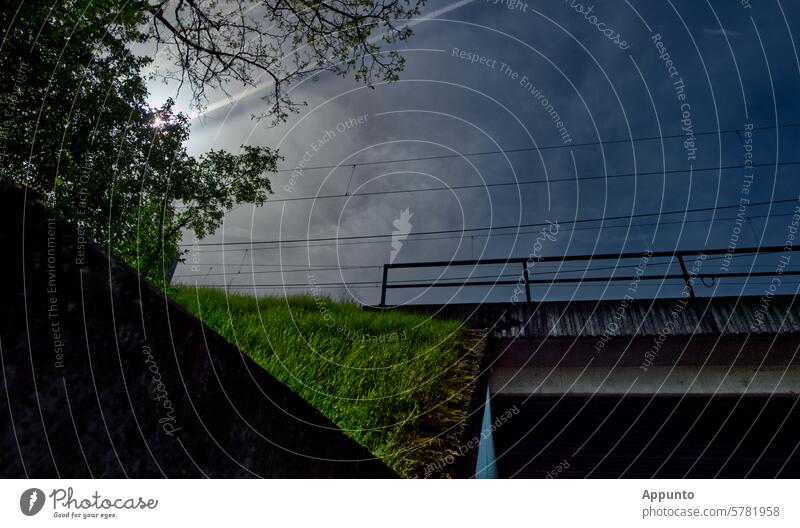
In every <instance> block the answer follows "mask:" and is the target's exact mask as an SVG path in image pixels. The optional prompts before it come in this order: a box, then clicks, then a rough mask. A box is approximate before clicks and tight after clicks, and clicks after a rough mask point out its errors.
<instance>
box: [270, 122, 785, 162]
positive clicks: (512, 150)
mask: <svg viewBox="0 0 800 528" xmlns="http://www.w3.org/2000/svg"><path fill="white" fill-rule="evenodd" d="M794 127H800V123H785V124H782V125H763V126H757V127H753V130H775V129H781V128H794ZM743 131H744V129H743V128H729V129H726V130H707V131H703V132H695V134H694V135H695V136H711V135H719V136H721V135H723V134H735V133H737V132H743ZM684 137H686V134H683V133H681V134H670V135H666V136H665V135H661V136H643V137H637V138H625V139H622V138H620V139H610V140H606V141H587V142H584V143H571V144H569V145H564V144H563V143H559V144H554V145H543V146H539V147H537V146H533V147H516V148H510V149H500V150H483V151H478V152H467V153H463V154H461V153H459V154H438V155H432V156H418V157H414V158H395V159H388V160H374V161H362V162H359V163H337V164H335V165H315V166H313V167H303V168H302V169H301V170H304V171H307V170H323V169H337V168H345V167H353V166H356V167H365V166H368V165H388V164H391V163H405V162H408V161H430V160H438V159H448V158H472V157H476V156H490V155H494V154H513V153H516V152H532V151H539V150H557V149H564V148H576V147H592V146H600V145H614V144H619V143H634V142H637V141H658V140H663V139H678V138H684ZM295 170H297V168H288V167H287V168H283V169H277V170H275V171H274V172H276V173H277V172H293V171H295Z"/></svg>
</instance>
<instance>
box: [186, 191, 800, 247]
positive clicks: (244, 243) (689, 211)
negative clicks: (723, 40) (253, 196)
mask: <svg viewBox="0 0 800 528" xmlns="http://www.w3.org/2000/svg"><path fill="white" fill-rule="evenodd" d="M797 202H798V199H797V198H787V199H784V200H769V201H765V202H750V203H749V204H748V205H747V207H748V208H749V207H759V206H764V205H778V204H783V203H797ZM738 207H741V205H740V204H739V203H736V204H730V205H720V206H713V207H698V208H692V209H677V210H671V211H657V212H653V213H637V214H630V215H617V216H605V217H597V218H580V219H577V220H564V221H558V222H534V223H529V224H517V225H503V226H491V227H473V228H462V229H441V230H435V231H420V232H416V233H409V234H408V236H409V237H411V236H423V235H440V234H450V233H472V232H478V231H493V230H500V229H522V228H526V227H546V226H548V225H549V224H551V223H552V224H555V223H558V224H559V225H561V224H566V225H576V224H583V223H589V222H606V221H613V220H628V219H633V218H647V217H651V216H665V215H674V214H693V213H701V212H708V211H719V210H722V209H735V208H738ZM392 236H393V235H392V234H391V233H386V234H374V235H345V236H333V237H318V238H295V239H286V240H251V241H242V242H201V243H184V244H180V245H181V246H191V247H198V246H224V247H227V246H252V245H253V244H290V243H297V242H301V243H306V242H327V241H336V242H339V241H342V240H363V239H383V238H390V237H392Z"/></svg>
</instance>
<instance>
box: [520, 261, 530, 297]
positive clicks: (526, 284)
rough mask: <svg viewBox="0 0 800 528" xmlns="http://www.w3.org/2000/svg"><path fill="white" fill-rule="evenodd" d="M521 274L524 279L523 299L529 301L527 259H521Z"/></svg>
mask: <svg viewBox="0 0 800 528" xmlns="http://www.w3.org/2000/svg"><path fill="white" fill-rule="evenodd" d="M522 276H523V278H524V279H525V300H526V301H528V303H530V302H531V283H530V281H529V280H528V261H527V260H523V261H522Z"/></svg>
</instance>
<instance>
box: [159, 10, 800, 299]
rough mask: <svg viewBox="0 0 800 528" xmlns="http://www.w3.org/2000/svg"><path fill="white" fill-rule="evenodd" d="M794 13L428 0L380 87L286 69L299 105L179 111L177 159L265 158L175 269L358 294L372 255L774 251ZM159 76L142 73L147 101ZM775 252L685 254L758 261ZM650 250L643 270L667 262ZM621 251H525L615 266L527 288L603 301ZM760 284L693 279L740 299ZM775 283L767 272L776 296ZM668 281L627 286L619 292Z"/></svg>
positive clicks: (788, 121)
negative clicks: (181, 145) (254, 149)
mask: <svg viewBox="0 0 800 528" xmlns="http://www.w3.org/2000/svg"><path fill="white" fill-rule="evenodd" d="M798 26H800V5H797V3H794V2H785V1H784V2H779V1H777V0H772V1H769V0H763V1H756V0H751V1H750V2H747V1H743V2H734V1H721V0H720V1H699V0H691V1H677V0H672V1H669V0H664V1H662V0H648V1H644V0H639V1H633V0H631V1H596V2H591V3H590V2H583V3H579V2H577V1H574V0H567V1H556V0H547V1H535V0H529V1H527V2H519V1H513V0H510V1H503V2H500V1H497V2H495V0H490V1H480V0H474V1H471V2H470V1H466V0H464V1H461V2H455V3H454V2H448V1H434V2H429V3H428V4H427V5H426V7H425V8H424V10H423V13H422V16H421V17H420V18H419V19H418V20H415V21H414V22H413V30H414V36H413V37H412V38H411V39H410V40H408V41H407V42H405V43H401V44H400V45H398V46H397V48H396V49H398V50H399V51H400V52H401V53H402V54H403V56H404V57H405V59H406V67H405V70H404V71H403V73H402V74H401V78H400V80H399V81H398V82H395V83H390V84H379V85H376V86H374V88H368V87H365V86H363V85H359V84H357V83H356V82H355V81H353V80H352V79H349V78H342V77H336V76H333V75H327V74H323V75H320V76H319V77H318V78H316V79H315V80H306V81H304V82H302V83H300V84H298V85H296V86H292V88H291V89H292V94H293V96H294V97H295V98H296V99H298V100H301V101H306V102H307V106H305V107H303V108H302V109H301V111H300V113H298V114H297V115H293V116H291V117H290V119H289V121H288V122H287V123H286V124H284V125H280V126H278V127H270V126H269V123H267V122H258V121H254V120H253V119H252V118H251V116H252V114H254V113H258V112H259V111H261V110H262V108H263V105H264V102H263V101H262V100H261V99H260V97H259V93H257V92H255V93H253V91H252V90H250V91H249V93H247V94H244V95H242V96H240V97H237V98H235V100H234V101H228V100H227V99H224V98H220V99H215V100H212V101H210V104H209V111H208V112H207V113H205V114H204V115H202V116H199V117H197V118H196V119H195V120H194V121H193V124H192V135H191V140H190V144H189V147H190V151H191V152H192V153H193V154H197V155H199V154H202V153H203V152H204V151H206V150H208V149H209V148H216V149H220V148H225V149H229V150H233V151H235V150H236V149H238V148H239V146H240V145H242V144H247V145H265V146H270V147H274V148H277V149H279V150H280V152H281V154H282V155H283V156H284V161H283V162H282V164H281V169H282V171H281V172H279V173H277V174H275V175H274V176H273V177H272V187H273V191H274V194H273V195H272V196H271V197H270V199H269V200H268V201H267V203H266V204H265V205H264V206H262V207H254V206H253V205H252V204H240V205H239V206H237V207H236V208H235V209H234V210H233V211H231V212H229V213H228V214H227V215H226V217H225V222H224V225H223V227H222V228H221V229H219V230H218V231H217V232H216V233H215V234H214V235H213V236H210V237H208V238H206V239H204V240H202V241H195V240H193V238H192V235H191V234H187V235H186V236H184V243H185V244H186V246H184V247H185V248H186V249H188V250H189V253H188V254H187V255H186V262H185V263H184V264H181V265H179V267H178V269H177V271H176V276H175V279H174V282H182V283H191V284H194V283H198V284H208V285H218V286H222V285H227V286H228V287H229V288H230V289H231V290H232V291H241V292H244V293H257V294H259V295H284V294H296V293H313V292H320V291H321V292H322V294H323V295H329V296H332V297H334V298H338V299H342V300H353V301H355V302H359V303H364V304H375V303H377V302H378V299H379V292H380V288H379V285H380V281H381V277H382V266H383V265H384V264H387V263H389V262H390V261H392V262H394V263H402V262H426V261H427V262H430V261H451V260H471V259H488V258H508V257H518V258H528V257H530V256H532V255H534V256H554V255H584V254H603V253H618V252H621V251H627V252H639V253H641V252H644V251H648V250H653V251H672V250H675V249H683V250H698V251H699V250H708V249H714V248H723V249H724V248H728V247H732V246H736V247H752V246H764V245H777V246H783V245H784V244H785V243H786V241H787V238H790V235H791V234H792V233H793V227H796V223H795V226H793V225H792V213H793V212H794V210H795V207H796V206H797V200H798V193H800V179H798V178H797V177H796V176H795V175H796V173H797V169H798V165H793V164H792V162H796V161H800V153H798V152H797V150H798V149H797V147H796V145H797V144H798V141H797V140H798V138H800V127H794V126H787V125H793V124H797V123H800V108H798V104H797V97H796V94H798V93H800V90H799V88H800V60H798V50H797V47H796V45H795V37H794V35H795V34H796V33H797V31H798ZM173 89H174V87H173V86H171V85H163V84H154V85H153V86H152V87H151V91H152V96H151V98H152V101H153V102H154V103H158V102H160V101H163V99H165V98H166V97H167V96H170V95H174V94H173V93H172V90H173ZM178 100H179V102H180V101H185V98H181V97H179V98H178ZM186 110H187V111H188V110H189V109H188V108H186ZM419 158H423V159H419ZM751 164H752V165H751ZM315 167H316V168H315ZM720 167H722V169H720ZM531 182H533V183H531ZM431 188H434V189H435V190H427V191H426V190H425V189H431ZM386 191H389V192H388V193H387V192H386ZM737 215H738V216H737ZM603 219H605V220H603ZM543 230H544V231H546V232H547V233H546V234H545V233H544V232H543ZM393 233H394V235H393ZM371 235H379V237H376V238H368V236H371ZM220 243H224V245H223V244H220ZM393 243H394V248H393ZM796 258H798V259H800V256H798V257H796ZM776 259H777V256H764V257H759V258H758V259H753V258H750V257H747V256H742V257H736V258H735V259H734V261H733V262H732V263H731V262H729V263H728V267H727V268H726V267H725V266H724V265H723V262H724V259H722V258H720V257H718V256H717V257H709V258H708V259H707V260H705V261H702V262H701V263H700V264H702V272H707V273H712V272H719V271H720V269H721V267H722V269H723V271H730V272H736V271H738V272H748V271H765V270H767V271H769V270H774V269H775V268H776V265H777V264H776V263H777V261H776ZM665 262H666V261H665V260H663V259H662V260H657V259H654V260H652V261H651V262H649V263H648V266H649V267H648V270H647V273H652V274H654V275H658V274H664V273H674V272H676V270H677V268H676V264H674V263H673V264H671V265H668V264H666V263H665ZM638 264H639V259H638V258H636V259H626V260H622V261H618V260H608V261H601V260H597V261H592V262H588V261H587V262H569V263H561V264H560V263H555V264H542V263H539V264H534V265H533V266H532V268H531V274H532V276H535V278H539V279H542V280H544V279H547V278H550V277H553V276H555V275H554V272H555V271H556V270H558V271H559V277H562V278H565V277H580V276H581V275H584V274H585V276H598V275H602V274H608V273H611V272H613V273H615V274H616V275H617V276H618V277H620V278H621V280H620V281H618V282H617V283H614V284H610V285H609V284H606V283H601V282H597V283H584V284H582V285H577V284H563V283H559V284H555V285H554V284H538V283H537V284H535V285H534V294H533V296H534V299H535V300H556V299H599V298H610V297H619V296H620V295H622V292H623V291H624V290H625V288H626V287H627V286H628V281H627V278H629V277H632V274H634V273H635V270H636V266H637V265H638ZM587 266H589V267H593V268H598V270H597V271H589V272H584V271H583V270H584V269H585V268H586V267H587ZM698 269H700V268H698ZM309 270H310V271H309ZM520 270H521V266H520V264H519V263H515V264H513V265H509V266H507V267H503V266H493V265H479V266H474V265H470V266H451V267H438V268H425V269H408V270H406V269H402V270H391V271H390V273H391V276H390V281H412V282H431V281H436V280H438V281H439V282H442V281H448V280H453V281H454V282H458V280H456V279H458V278H464V277H471V278H472V280H477V281H485V280H487V279H486V278H487V277H488V278H490V280H494V279H495V278H497V277H501V279H502V280H508V281H515V280H517V278H518V277H519V275H520ZM769 283H770V278H769V277H767V278H764V277H757V278H750V279H748V280H747V281H745V280H744V279H743V278H735V279H723V280H717V281H715V282H713V283H711V282H710V281H708V280H707V281H705V282H704V283H697V284H696V285H695V290H696V292H697V294H698V295H711V294H714V295H737V294H741V293H742V292H748V293H753V294H759V293H761V292H763V291H766V288H768V287H769ZM314 285H317V286H319V289H313V288H312V287H313V286H314ZM513 290H514V287H513V286H510V285H499V286H494V287H488V286H480V287H479V286H473V287H466V288H456V287H448V288H434V289H424V288H420V289H410V288H409V289H393V290H390V291H389V294H388V296H389V297H388V299H387V300H388V302H389V303H390V304H404V303H409V302H415V303H420V302H437V303H438V302H477V301H498V302H502V301H508V300H509V299H510V298H511V297H512V296H513V295H514V293H513ZM796 290H797V281H796V280H795V281H793V280H792V277H788V276H787V277H784V278H783V280H782V281H781V284H780V291H781V292H783V293H787V292H790V293H793V292H796ZM680 291H681V285H680V283H679V281H675V280H666V281H648V282H647V284H646V285H644V286H642V287H641V288H639V289H638V291H637V295H640V296H660V295H675V294H679V293H680Z"/></svg>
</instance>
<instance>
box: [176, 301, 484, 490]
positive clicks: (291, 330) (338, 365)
mask: <svg viewBox="0 0 800 528" xmlns="http://www.w3.org/2000/svg"><path fill="white" fill-rule="evenodd" d="M169 293H170V296H171V297H172V298H173V299H175V300H176V301H177V302H178V303H180V304H181V305H183V306H184V307H185V308H186V309H187V310H189V311H190V312H192V313H193V314H194V315H195V316H197V317H198V318H200V319H201V320H203V321H204V322H205V323H206V324H207V325H208V326H210V327H211V328H213V329H214V330H216V331H217V332H218V333H219V334H221V335H222V336H223V337H225V338H226V339H228V340H229V341H230V342H232V343H234V344H235V345H236V346H238V347H239V349H240V350H241V351H242V352H244V353H245V354H247V355H248V356H250V357H251V358H252V359H253V360H255V362H256V363H258V364H259V365H261V366H262V367H264V368H265V369H266V370H267V371H269V372H270V373H271V374H272V375H273V376H275V377H276V378H278V379H279V380H281V381H282V382H284V383H285V384H287V385H288V386H290V387H291V388H292V389H293V390H294V391H295V392H297V393H298V394H300V395H301V396H302V397H303V398H304V399H305V400H306V401H308V402H309V403H311V405H313V406H314V407H316V408H317V409H319V410H320V411H321V412H322V413H323V414H324V415H325V416H327V417H328V418H329V419H331V421H333V422H334V423H336V424H337V425H338V426H339V427H341V428H342V429H343V430H344V431H345V432H346V433H347V434H348V435H350V436H351V437H352V438H354V439H355V440H356V441H358V442H360V443H361V444H362V445H364V446H365V447H367V448H368V449H369V450H370V451H371V452H372V453H373V454H375V455H376V456H379V457H381V458H382V459H383V460H384V461H385V462H386V463H387V464H388V465H389V466H390V467H392V468H393V469H394V470H395V471H396V472H397V473H398V474H399V475H401V476H405V477H418V476H423V475H424V474H425V467H426V466H427V465H428V464H431V463H435V462H438V461H441V460H444V458H445V457H446V456H447V455H448V454H449V453H451V452H452V451H454V450H456V449H457V447H458V444H459V442H460V441H461V433H462V431H463V428H464V426H465V421H466V414H467V409H468V405H469V400H470V397H471V393H472V389H473V386H474V381H475V377H476V374H477V369H478V362H479V359H478V357H477V356H478V355H479V352H478V347H477V346H475V345H476V341H477V340H476V338H475V336H474V334H465V333H463V332H462V330H461V323H460V322H459V321H446V320H438V319H429V318H428V317H427V316H425V315H420V314H409V313H402V312H398V311H391V312H378V311H372V310H363V309H361V308H360V307H358V306H357V305H355V304H349V303H338V302H332V301H330V300H327V299H324V298H322V297H316V296H297V297H291V298H288V299H283V298H267V297H259V298H256V297H250V296H244V295H231V294H226V293H224V292H221V291H218V290H212V289H203V288H197V289H196V288H193V287H178V288H174V289H171V290H170V292H169ZM451 469H452V468H451V467H445V468H443V472H442V473H440V474H439V476H448V473H449V471H450V470H451Z"/></svg>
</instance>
